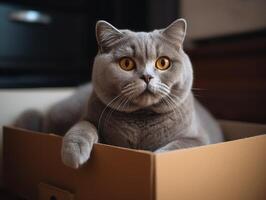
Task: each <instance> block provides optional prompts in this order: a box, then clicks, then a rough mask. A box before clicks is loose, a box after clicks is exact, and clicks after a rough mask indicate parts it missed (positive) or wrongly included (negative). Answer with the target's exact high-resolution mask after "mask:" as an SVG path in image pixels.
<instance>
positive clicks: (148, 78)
mask: <svg viewBox="0 0 266 200" xmlns="http://www.w3.org/2000/svg"><path fill="white" fill-rule="evenodd" d="M140 78H141V79H143V80H144V81H145V82H146V83H147V84H148V83H149V82H150V80H151V79H152V78H153V76H151V75H142V76H141V77H140Z"/></svg>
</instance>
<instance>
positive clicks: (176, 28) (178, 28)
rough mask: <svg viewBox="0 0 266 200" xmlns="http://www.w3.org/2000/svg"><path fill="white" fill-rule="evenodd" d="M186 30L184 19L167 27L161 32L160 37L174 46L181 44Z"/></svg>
mask: <svg viewBox="0 0 266 200" xmlns="http://www.w3.org/2000/svg"><path fill="white" fill-rule="evenodd" d="M186 30H187V22H186V20H185V19H182V18H181V19H177V20H175V21H174V22H173V23H172V24H170V25H169V26H168V27H166V28H165V29H163V30H162V35H163V36H164V37H165V38H167V39H168V40H169V41H171V42H174V43H176V44H179V45H180V44H181V45H182V44H183V41H184V39H185V35H186Z"/></svg>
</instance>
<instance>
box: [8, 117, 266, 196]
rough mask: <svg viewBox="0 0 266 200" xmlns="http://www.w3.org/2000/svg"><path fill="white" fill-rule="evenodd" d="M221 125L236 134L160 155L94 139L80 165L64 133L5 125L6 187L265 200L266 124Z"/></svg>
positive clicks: (22, 191)
mask: <svg viewBox="0 0 266 200" xmlns="http://www.w3.org/2000/svg"><path fill="white" fill-rule="evenodd" d="M221 125H222V127H223V130H224V132H225V135H226V137H227V138H228V139H229V140H230V139H238V140H234V141H228V142H224V143H219V144H213V145H207V146H202V147H195V148H189V149H183V150H175V151H171V152H166V153H159V154H154V153H151V152H147V151H138V150H132V149H126V148H120V147H114V146H110V145H104V144H95V145H94V148H93V152H92V156H91V159H90V160H89V161H88V162H87V163H86V164H85V165H84V167H82V168H81V169H78V170H74V169H71V168H68V167H66V166H64V165H63V163H62V162H61V157H60V150H61V142H62V138H61V137H60V136H56V135H53V134H42V133H37V132H32V131H27V130H23V129H16V128H12V127H5V128H4V181H5V186H6V188H7V189H8V190H9V191H12V192H13V193H16V194H18V195H19V196H21V197H24V198H26V199H30V200H35V199H38V198H39V199H40V200H55V199H57V200H68V199H69V200H70V199H75V200H89V199H97V200H103V199H104V200H106V199H114V200H120V199H121V200H122V199H123V200H177V199H180V200H186V199H193V200H194V199H211V200H213V199H216V200H217V199H221V200H228V199H232V200H237V199H250V200H260V199H261V200H262V199H263V200H265V199H266V135H260V134H265V133H266V125H257V124H247V123H240V122H230V121H222V122H221ZM256 135H260V136H256ZM245 137H249V138H245ZM240 138H244V139H240Z"/></svg>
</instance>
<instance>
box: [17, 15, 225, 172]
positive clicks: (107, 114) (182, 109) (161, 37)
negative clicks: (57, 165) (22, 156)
mask: <svg viewBox="0 0 266 200" xmlns="http://www.w3.org/2000/svg"><path fill="white" fill-rule="evenodd" d="M186 28H187V23H186V21H185V20H184V19H177V20H176V21H174V22H173V23H172V24H170V25H169V26H167V27H166V28H164V29H160V30H154V31H152V32H133V31H130V30H119V29H117V28H115V27H114V26H113V25H111V24H109V23H108V22H106V21H98V22H97V23H96V39H97V43H98V54H97V55H96V57H95V60H94V65H93V72H92V83H91V84H88V85H85V86H82V87H81V88H79V89H78V91H77V92H76V93H75V94H74V95H73V96H71V97H69V98H68V99H66V100H64V101H63V102H59V103H58V104H57V105H54V106H52V108H51V109H50V110H49V111H48V113H47V114H46V116H44V115H42V114H41V113H38V112H36V111H31V112H26V113H24V114H23V115H24V116H22V117H20V118H19V119H18V120H17V122H16V124H17V125H18V126H20V127H23V126H24V127H25V123H26V124H27V121H31V120H30V118H32V115H34V116H35V119H39V121H37V122H36V123H35V125H34V126H32V127H28V128H32V129H38V130H41V131H44V132H54V133H58V134H60V133H61V134H62V133H65V132H66V134H65V135H64V137H63V144H62V152H61V154H62V160H63V162H64V164H66V165H67V166H70V167H72V168H79V167H80V166H82V165H83V164H84V163H85V162H86V161H87V160H88V159H89V157H90V153H91V150H92V146H93V144H94V143H97V142H102V143H106V144H110V145H116V146H121V147H127V148H133V149H141V150H148V151H153V152H164V151H170V150H175V149H182V148H188V147H194V146H201V145H207V144H211V143H217V142H222V141H223V135H222V132H221V129H220V127H219V125H218V123H217V122H216V121H215V119H214V118H213V117H212V115H211V114H210V113H209V112H208V111H207V110H206V109H205V108H204V107H203V106H202V105H201V104H200V103H199V102H198V101H197V100H196V99H195V97H194V96H193V93H192V92H191V89H192V82H193V70H192V65H191V62H190V59H189V57H188V55H187V54H186V53H185V52H184V50H183V42H184V39H185V35H186ZM27 113H28V114H27ZM29 113H31V114H29ZM23 124H24V125H23ZM33 127H34V128H33Z"/></svg>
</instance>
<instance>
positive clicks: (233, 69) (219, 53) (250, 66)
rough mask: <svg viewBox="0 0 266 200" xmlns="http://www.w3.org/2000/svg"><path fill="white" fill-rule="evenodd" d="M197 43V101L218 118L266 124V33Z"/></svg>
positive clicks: (192, 53)
mask: <svg viewBox="0 0 266 200" xmlns="http://www.w3.org/2000/svg"><path fill="white" fill-rule="evenodd" d="M196 44H197V46H196V47H195V48H194V49H192V50H188V54H189V55H190V57H191V60H192V63H193V66H194V72H195V82H194V87H195V88H199V90H197V89H195V90H194V94H195V95H196V96H197V98H198V99H199V100H200V101H201V102H202V103H203V104H204V105H206V106H207V107H208V108H209V109H210V111H211V112H212V113H213V114H214V115H215V116H216V117H218V118H222V119H228V120H240V121H248V122H259V123H266V32H265V31H260V32H256V33H254V34H244V35H237V36H233V37H225V38H221V39H213V40H205V41H200V42H198V43H196ZM200 89H202V90H200Z"/></svg>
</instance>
